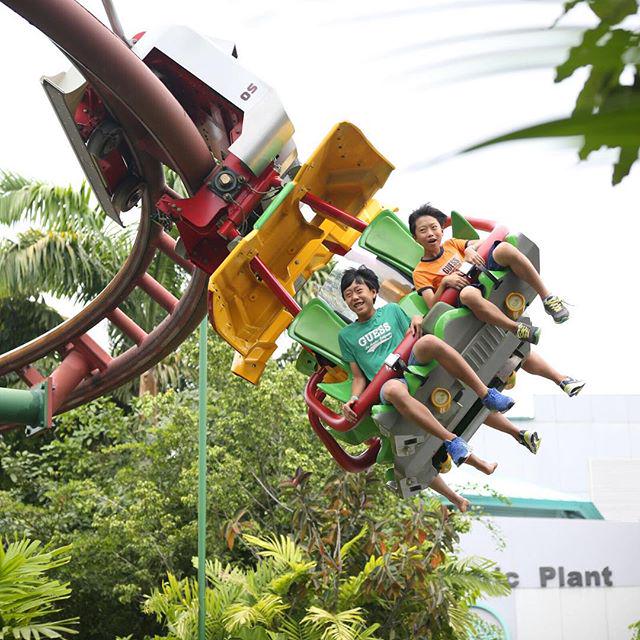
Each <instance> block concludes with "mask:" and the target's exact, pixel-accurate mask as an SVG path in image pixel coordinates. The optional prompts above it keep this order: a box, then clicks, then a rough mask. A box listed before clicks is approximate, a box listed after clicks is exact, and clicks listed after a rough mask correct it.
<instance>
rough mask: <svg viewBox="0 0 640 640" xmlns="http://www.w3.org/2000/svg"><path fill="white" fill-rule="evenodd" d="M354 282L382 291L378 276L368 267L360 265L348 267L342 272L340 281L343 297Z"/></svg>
mask: <svg viewBox="0 0 640 640" xmlns="http://www.w3.org/2000/svg"><path fill="white" fill-rule="evenodd" d="M354 282H359V283H361V284H364V285H366V286H367V287H369V289H372V290H373V291H375V292H376V293H378V291H380V282H379V281H378V276H377V275H376V274H375V273H374V272H373V271H371V269H369V268H368V267H365V266H364V265H360V266H359V267H358V268H357V269H347V270H346V271H345V272H344V273H343V274H342V280H341V281H340V293H341V294H342V297H343V298H344V290H345V289H347V288H348V287H350V286H351V285H352V284H353V283H354Z"/></svg>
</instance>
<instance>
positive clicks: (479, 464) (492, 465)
mask: <svg viewBox="0 0 640 640" xmlns="http://www.w3.org/2000/svg"><path fill="white" fill-rule="evenodd" d="M467 464H470V465H471V466H472V467H475V468H476V469H477V470H478V471H482V473H486V474H487V475H488V476H490V475H491V474H492V473H493V472H494V471H495V470H496V468H497V467H498V463H497V462H487V461H486V460H481V459H480V458H478V456H476V455H474V454H473V453H472V454H471V455H470V456H469V457H468V458H467Z"/></svg>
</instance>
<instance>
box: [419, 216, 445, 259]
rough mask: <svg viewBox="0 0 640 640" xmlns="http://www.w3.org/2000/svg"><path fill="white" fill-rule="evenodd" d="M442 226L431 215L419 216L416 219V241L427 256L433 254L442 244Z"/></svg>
mask: <svg viewBox="0 0 640 640" xmlns="http://www.w3.org/2000/svg"><path fill="white" fill-rule="evenodd" d="M442 233H443V231H442V227H441V226H440V223H439V222H438V221H437V220H436V219H435V218H434V217H433V216H420V217H419V218H418V220H417V221H416V235H415V237H416V242H418V244H421V245H422V248H423V249H424V253H425V255H427V256H435V255H436V254H437V253H438V252H439V251H440V247H441V246H442Z"/></svg>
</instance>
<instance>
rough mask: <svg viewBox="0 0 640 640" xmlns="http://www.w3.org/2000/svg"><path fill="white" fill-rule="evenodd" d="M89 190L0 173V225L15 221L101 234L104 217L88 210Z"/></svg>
mask: <svg viewBox="0 0 640 640" xmlns="http://www.w3.org/2000/svg"><path fill="white" fill-rule="evenodd" d="M90 199H91V189H90V188H89V186H88V185H87V183H86V182H84V181H83V182H82V185H81V186H80V189H79V190H76V189H74V188H73V187H71V186H68V187H59V186H53V185H49V184H45V183H43V182H39V181H37V180H28V179H27V178H25V177H23V176H20V175H18V174H15V173H10V172H6V171H0V224H6V225H12V224H14V223H16V222H18V221H29V222H37V223H39V224H43V225H44V226H46V227H47V228H49V229H51V230H54V231H81V230H83V229H84V230H85V231H86V230H92V231H101V230H102V229H103V227H104V224H105V214H104V212H103V211H102V210H101V209H99V208H98V207H95V206H91V202H90Z"/></svg>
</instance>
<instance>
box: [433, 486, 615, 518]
mask: <svg viewBox="0 0 640 640" xmlns="http://www.w3.org/2000/svg"><path fill="white" fill-rule="evenodd" d="M462 495H463V496H464V497H465V498H467V499H468V500H470V501H471V505H472V506H474V507H481V508H483V509H484V510H485V511H486V512H487V513H488V514H489V515H493V516H507V517H512V518H576V519H583V520H604V517H603V516H602V514H601V513H600V511H598V508H597V507H596V506H595V505H594V504H593V502H588V501H584V502H583V501H579V500H540V499H534V498H507V499H506V500H507V501H508V502H505V500H504V499H501V498H496V497H495V496H483V495H474V494H472V493H464V492H463V493H462ZM442 501H443V502H444V499H442Z"/></svg>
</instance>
